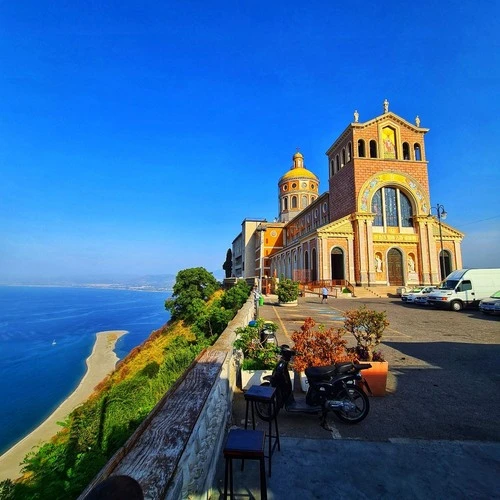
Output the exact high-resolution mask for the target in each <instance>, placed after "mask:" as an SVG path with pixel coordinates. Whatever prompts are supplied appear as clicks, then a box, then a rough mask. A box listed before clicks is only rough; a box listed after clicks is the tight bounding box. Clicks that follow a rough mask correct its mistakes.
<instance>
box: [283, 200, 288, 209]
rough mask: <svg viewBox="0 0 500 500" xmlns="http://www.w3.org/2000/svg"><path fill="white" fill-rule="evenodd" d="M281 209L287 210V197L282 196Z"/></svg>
mask: <svg viewBox="0 0 500 500" xmlns="http://www.w3.org/2000/svg"><path fill="white" fill-rule="evenodd" d="M283 210H288V198H283Z"/></svg>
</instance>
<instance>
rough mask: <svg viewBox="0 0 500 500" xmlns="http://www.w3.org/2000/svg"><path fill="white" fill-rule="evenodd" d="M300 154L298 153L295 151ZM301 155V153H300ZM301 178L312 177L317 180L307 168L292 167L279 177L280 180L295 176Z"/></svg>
mask: <svg viewBox="0 0 500 500" xmlns="http://www.w3.org/2000/svg"><path fill="white" fill-rule="evenodd" d="M295 154H300V153H295ZM301 156H302V155H301ZM297 177H298V178H301V179H302V178H303V179H313V180H315V181H316V182H318V178H317V177H316V176H315V175H314V174H313V173H312V172H311V171H310V170H307V168H300V167H299V168H292V169H290V170H289V171H288V172H287V173H286V174H285V175H283V177H282V178H281V179H280V182H282V181H284V180H287V179H295V178H297Z"/></svg>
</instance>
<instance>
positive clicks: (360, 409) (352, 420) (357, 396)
mask: <svg viewBox="0 0 500 500" xmlns="http://www.w3.org/2000/svg"><path fill="white" fill-rule="evenodd" d="M336 399H338V400H345V401H348V402H349V403H353V404H354V405H355V408H353V409H352V410H349V411H345V410H334V413H335V414H336V415H337V417H338V418H339V420H341V421H342V422H345V423H346V424H357V423H358V422H361V420H363V419H364V418H365V417H366V416H367V415H368V412H369V411H370V401H369V400H368V396H367V395H366V394H365V392H364V391H363V390H362V389H360V388H359V387H357V386H355V385H351V384H349V386H348V387H346V388H344V389H341V390H340V391H339V393H338V394H337V396H336Z"/></svg>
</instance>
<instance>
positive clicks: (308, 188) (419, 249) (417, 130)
mask: <svg viewBox="0 0 500 500" xmlns="http://www.w3.org/2000/svg"><path fill="white" fill-rule="evenodd" d="M428 131H429V129H426V128H423V127H421V126H420V119H419V117H418V116H417V117H416V118H415V120H414V122H413V123H410V122H409V121H407V120H405V119H404V118H401V117H400V116H398V115H396V114H394V113H393V112H391V111H389V102H388V101H387V99H386V100H385V101H384V103H383V111H382V114H381V115H380V116H377V117H375V118H373V119H371V120H369V121H366V122H360V121H359V114H358V112H357V111H355V112H354V116H353V121H352V122H351V123H350V124H348V125H347V127H346V128H345V129H344V131H343V132H342V133H341V134H340V135H339V136H338V137H337V138H336V139H335V140H334V141H333V144H332V145H331V146H330V147H329V148H328V150H327V151H326V156H327V159H328V190H327V191H326V192H324V193H321V191H320V186H319V179H318V177H317V176H316V175H315V174H314V173H313V172H311V171H310V170H308V169H307V168H306V166H305V162H304V157H303V155H302V154H301V153H300V152H296V153H295V154H294V155H293V162H292V165H291V168H290V169H289V170H288V171H287V172H285V174H284V175H283V176H282V177H281V178H280V179H279V180H278V193H279V194H278V203H279V216H278V218H277V219H276V220H275V221H273V222H268V221H267V220H266V219H245V220H244V221H243V222H242V228H241V232H240V233H239V234H238V236H237V237H236V238H235V239H234V240H233V243H232V275H233V276H234V277H244V278H251V277H255V278H256V279H258V280H259V283H260V285H261V286H262V283H266V282H268V280H270V279H271V278H273V277H275V278H279V277H288V278H292V279H294V280H296V281H300V282H301V283H302V284H307V283H331V284H332V285H333V284H341V285H344V284H348V285H351V286H368V287H372V286H379V285H385V286H411V285H417V284H437V283H439V282H440V281H441V280H442V279H443V277H445V276H447V275H448V274H449V273H450V272H451V271H452V270H454V269H460V268H461V267H462V255H461V250H460V245H461V241H462V239H463V236H464V235H463V234H462V233H461V232H459V231H457V230H456V229H454V228H453V227H451V226H449V225H447V224H446V223H444V222H443V220H444V219H445V217H446V212H445V210H444V207H442V206H441V205H436V206H432V204H431V200H430V196H429V178H428V161H427V155H426V150H425V140H424V138H425V134H426V133H427V132H428Z"/></svg>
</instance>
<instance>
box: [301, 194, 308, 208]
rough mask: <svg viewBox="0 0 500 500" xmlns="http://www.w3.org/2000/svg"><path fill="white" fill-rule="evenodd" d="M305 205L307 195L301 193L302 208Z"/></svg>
mask: <svg viewBox="0 0 500 500" xmlns="http://www.w3.org/2000/svg"><path fill="white" fill-rule="evenodd" d="M306 207H307V196H306V195H305V194H303V195H302V208H306Z"/></svg>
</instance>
